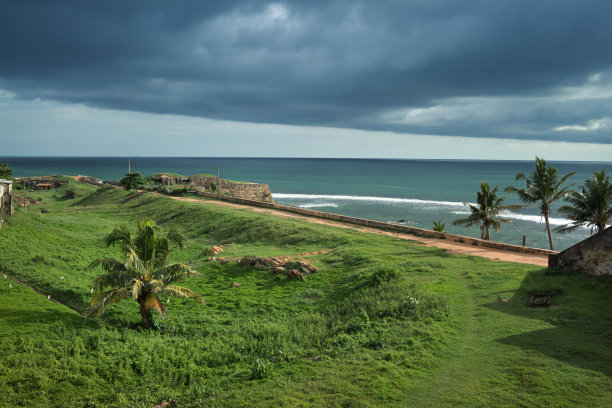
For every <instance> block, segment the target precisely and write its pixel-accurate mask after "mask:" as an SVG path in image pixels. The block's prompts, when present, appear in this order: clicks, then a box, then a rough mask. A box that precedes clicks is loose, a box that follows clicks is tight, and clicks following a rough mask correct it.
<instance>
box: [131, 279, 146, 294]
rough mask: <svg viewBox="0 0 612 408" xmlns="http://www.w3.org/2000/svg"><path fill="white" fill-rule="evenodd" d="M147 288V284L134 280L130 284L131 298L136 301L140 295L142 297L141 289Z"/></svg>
mask: <svg viewBox="0 0 612 408" xmlns="http://www.w3.org/2000/svg"><path fill="white" fill-rule="evenodd" d="M145 286H147V284H146V283H145V282H143V281H141V280H140V279H135V280H134V283H133V284H132V298H133V299H138V298H139V297H140V295H142V292H143V289H144V288H145Z"/></svg>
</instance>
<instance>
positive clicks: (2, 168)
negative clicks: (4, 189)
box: [0, 162, 13, 179]
mask: <svg viewBox="0 0 612 408" xmlns="http://www.w3.org/2000/svg"><path fill="white" fill-rule="evenodd" d="M11 174H13V170H11V169H9V168H8V164H6V163H3V162H0V178H1V179H5V178H9V177H11Z"/></svg>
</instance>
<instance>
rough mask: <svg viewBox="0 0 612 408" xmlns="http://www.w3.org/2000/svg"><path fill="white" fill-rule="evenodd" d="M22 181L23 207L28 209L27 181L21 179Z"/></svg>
mask: <svg viewBox="0 0 612 408" xmlns="http://www.w3.org/2000/svg"><path fill="white" fill-rule="evenodd" d="M21 181H23V209H24V210H25V209H27V208H28V207H27V206H26V202H27V199H26V183H25V179H21Z"/></svg>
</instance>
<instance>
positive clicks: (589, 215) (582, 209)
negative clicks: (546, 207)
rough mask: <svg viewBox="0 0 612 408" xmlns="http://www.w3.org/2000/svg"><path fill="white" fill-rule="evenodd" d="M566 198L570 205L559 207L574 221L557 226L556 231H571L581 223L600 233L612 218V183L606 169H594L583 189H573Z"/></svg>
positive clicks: (561, 211) (560, 210)
mask: <svg viewBox="0 0 612 408" xmlns="http://www.w3.org/2000/svg"><path fill="white" fill-rule="evenodd" d="M565 200H566V201H567V202H569V203H570V205H564V206H563V207H561V208H559V212H560V213H562V214H564V215H565V216H566V217H567V218H569V219H570V220H572V221H573V222H572V223H570V224H566V225H562V226H560V227H557V228H555V231H556V232H561V233H563V232H571V231H574V230H575V229H576V228H578V227H580V226H581V225H586V226H587V227H590V228H591V232H593V231H595V232H596V233H599V232H601V231H603V230H604V229H605V228H606V224H608V223H609V222H610V218H612V184H611V183H610V177H609V176H606V173H605V171H604V170H602V171H594V172H593V175H592V176H591V178H589V179H588V180H587V181H585V183H584V186H583V187H582V191H572V192H571V193H570V194H569V195H568V196H567V197H566V198H565Z"/></svg>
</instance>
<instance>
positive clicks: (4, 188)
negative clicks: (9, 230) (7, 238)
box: [0, 179, 13, 228]
mask: <svg viewBox="0 0 612 408" xmlns="http://www.w3.org/2000/svg"><path fill="white" fill-rule="evenodd" d="M9 215H13V182H12V181H10V180H3V179H0V228H2V225H4V221H5V220H6V217H8V216H9Z"/></svg>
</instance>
